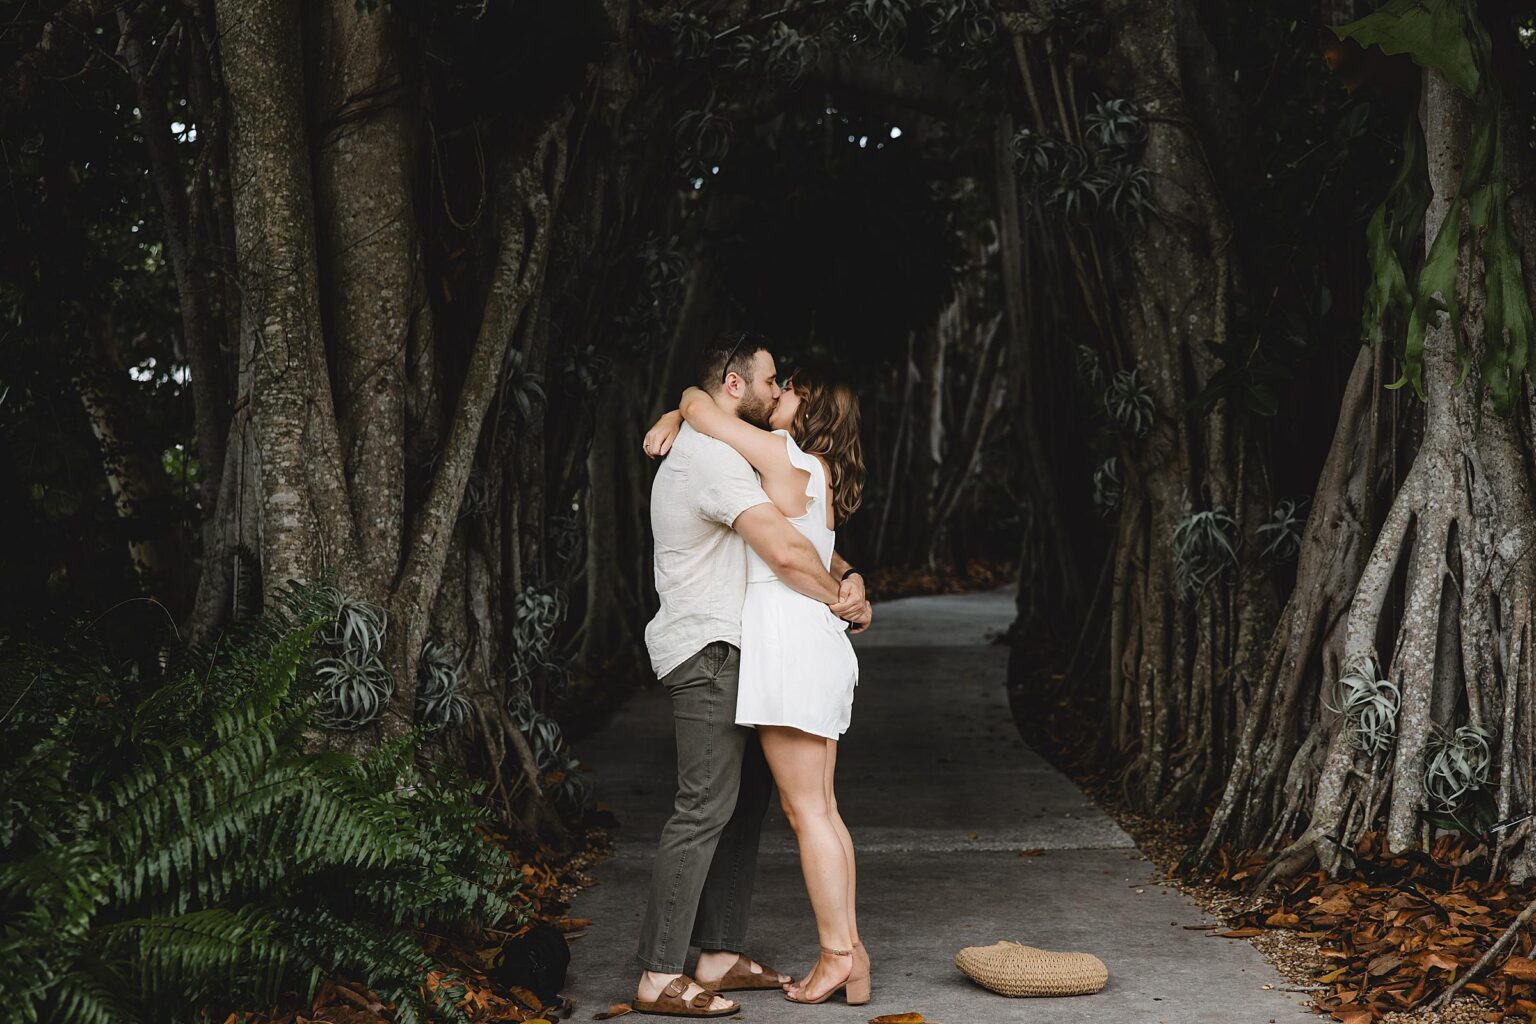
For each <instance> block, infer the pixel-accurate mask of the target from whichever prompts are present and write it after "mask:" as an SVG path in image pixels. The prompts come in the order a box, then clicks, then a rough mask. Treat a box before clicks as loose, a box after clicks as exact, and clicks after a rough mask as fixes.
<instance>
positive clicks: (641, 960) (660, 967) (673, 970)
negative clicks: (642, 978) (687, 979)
mask: <svg viewBox="0 0 1536 1024" xmlns="http://www.w3.org/2000/svg"><path fill="white" fill-rule="evenodd" d="M635 965H636V966H637V967H639V968H640V969H641V970H642V971H654V972H655V973H657V974H684V973H686V972H685V971H684V970H683V968H684V967H685V966H687V964H686V963H682V964H678V965H677V966H675V967H674V966H672V965H671V964H663V963H659V962H658V961H655V960H647V959H646V958H645V957H644V956H639V955H637V956H636V957H635Z"/></svg>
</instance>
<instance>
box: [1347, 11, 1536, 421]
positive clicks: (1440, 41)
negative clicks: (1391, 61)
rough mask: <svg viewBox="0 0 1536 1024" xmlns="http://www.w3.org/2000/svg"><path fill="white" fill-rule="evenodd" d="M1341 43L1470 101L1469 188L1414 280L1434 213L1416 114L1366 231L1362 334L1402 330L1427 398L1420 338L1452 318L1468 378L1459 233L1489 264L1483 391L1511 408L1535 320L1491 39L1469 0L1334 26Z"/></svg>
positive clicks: (1476, 258)
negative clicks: (1396, 61)
mask: <svg viewBox="0 0 1536 1024" xmlns="http://www.w3.org/2000/svg"><path fill="white" fill-rule="evenodd" d="M1334 31H1335V33H1336V34H1337V35H1338V36H1339V38H1341V39H1351V40H1353V41H1355V42H1356V43H1359V44H1360V45H1362V46H1371V45H1374V46H1379V47H1380V48H1381V49H1382V50H1383V51H1385V52H1386V53H1391V54H1406V55H1407V56H1409V57H1410V58H1412V60H1413V61H1414V63H1416V64H1418V65H1419V66H1421V67H1424V68H1429V69H1432V70H1433V71H1436V72H1438V73H1440V74H1441V75H1443V76H1444V77H1445V79H1446V81H1447V82H1449V83H1450V84H1451V85H1452V86H1453V87H1454V88H1456V89H1457V90H1458V91H1460V92H1461V93H1462V94H1464V95H1465V96H1467V97H1468V98H1469V99H1470V100H1471V101H1472V108H1473V118H1472V124H1471V140H1470V146H1469V149H1468V152H1467V157H1466V162H1465V164H1464V165H1463V168H1462V175H1461V180H1460V182H1459V183H1458V185H1457V189H1456V195H1455V196H1454V197H1453V199H1452V201H1451V203H1450V206H1449V209H1448V210H1447V211H1446V214H1445V219H1444V220H1443V221H1442V222H1441V223H1440V225H1439V226H1438V227H1437V228H1436V230H1435V235H1434V240H1433V241H1432V242H1431V243H1430V246H1429V254H1428V256H1427V257H1426V258H1425V261H1424V265H1423V267H1422V269H1420V271H1419V274H1418V279H1417V280H1416V281H1410V280H1409V277H1408V273H1407V271H1406V270H1405V267H1406V266H1408V265H1410V264H1409V262H1408V248H1409V246H1411V245H1412V244H1413V239H1414V237H1415V236H1416V235H1417V234H1418V231H1419V229H1420V227H1421V226H1422V225H1423V219H1424V210H1425V208H1426V207H1427V205H1428V180H1427V179H1428V171H1427V162H1426V159H1425V155H1424V149H1425V147H1424V139H1423V133H1422V129H1421V127H1420V125H1419V123H1418V120H1417V114H1416V112H1415V111H1409V112H1408V113H1407V115H1406V116H1407V118H1408V120H1409V124H1408V126H1407V131H1406V135H1405V140H1404V145H1403V151H1404V152H1403V161H1402V166H1401V167H1400V169H1399V173H1398V176H1397V178H1396V179H1395V180H1394V182H1393V184H1392V187H1391V188H1390V189H1389V190H1388V193H1387V196H1386V198H1385V199H1384V200H1383V201H1382V203H1381V205H1380V206H1379V207H1378V208H1377V210H1376V213H1375V215H1374V216H1373V217H1372V218H1371V223H1370V227H1369V228H1368V229H1367V240H1368V246H1369V250H1370V257H1371V267H1372V280H1371V283H1370V286H1369V289H1368V291H1367V294H1366V304H1365V307H1366V308H1365V317H1366V319H1365V334H1366V337H1367V338H1374V337H1377V336H1378V335H1379V334H1380V333H1383V332H1385V331H1388V330H1392V331H1395V330H1396V329H1397V328H1398V327H1399V326H1400V325H1405V326H1403V331H1404V341H1403V345H1402V350H1401V351H1402V360H1403V376H1402V378H1401V379H1400V380H1398V381H1397V382H1396V384H1395V385H1393V386H1395V387H1401V386H1403V385H1404V384H1409V383H1411V384H1412V385H1413V387H1414V390H1415V391H1416V392H1417V393H1418V394H1419V396H1420V397H1421V398H1422V397H1423V396H1424V380H1423V359H1424V340H1425V334H1426V331H1427V330H1428V328H1429V327H1430V326H1431V325H1432V324H1437V323H1440V322H1441V320H1440V318H1441V317H1445V318H1446V319H1447V320H1448V322H1449V324H1450V327H1451V331H1452V334H1453V336H1454V337H1455V338H1456V345H1457V352H1458V360H1459V362H1460V364H1461V372H1462V376H1463V377H1465V375H1466V374H1467V372H1468V371H1469V370H1470V368H1471V360H1472V356H1471V349H1470V346H1469V345H1468V344H1467V343H1466V340H1465V339H1464V338H1463V337H1462V331H1461V314H1462V309H1461V304H1460V301H1459V299H1458V297H1457V289H1456V277H1457V274H1458V272H1459V271H1460V270H1461V269H1462V268H1463V266H1464V264H1463V261H1462V245H1461V239H1462V232H1463V228H1465V229H1466V233H1467V236H1468V237H1469V239H1470V240H1471V242H1470V245H1471V248H1472V249H1473V250H1474V251H1473V252H1471V253H1469V254H1468V259H1469V261H1470V262H1469V263H1467V264H1465V265H1466V266H1470V267H1473V268H1476V267H1478V266H1479V265H1480V266H1481V268H1482V290H1483V308H1482V320H1483V339H1482V364H1481V366H1480V373H1479V376H1478V386H1479V387H1481V388H1486V389H1487V391H1488V393H1489V394H1490V395H1492V397H1493V401H1494V405H1495V407H1496V408H1498V409H1499V410H1500V411H1503V412H1507V411H1508V410H1509V409H1510V407H1511V404H1512V402H1513V400H1514V397H1515V395H1516V393H1517V390H1518V387H1519V381H1520V378H1521V375H1522V374H1523V373H1524V372H1525V370H1526V367H1527V366H1529V365H1530V360H1531V346H1532V340H1533V335H1536V324H1533V320H1532V315H1531V307H1530V300H1529V297H1528V296H1527V294H1526V290H1525V286H1524V275H1523V272H1522V269H1521V263H1520V254H1519V250H1518V249H1517V248H1516V246H1515V242H1514V235H1513V233H1512V231H1511V229H1510V226H1509V218H1508V212H1507V206H1508V198H1509V182H1508V179H1507V176H1506V173H1505V166H1504V153H1503V133H1502V131H1501V122H1500V117H1499V112H1500V101H1499V92H1498V83H1497V78H1496V76H1495V75H1493V74H1492V73H1491V66H1492V59H1493V58H1492V42H1491V40H1490V39H1489V37H1488V33H1487V31H1486V30H1485V29H1484V28H1483V25H1482V23H1481V22H1480V21H1479V20H1478V18H1477V14H1476V11H1475V9H1474V7H1473V5H1472V4H1471V2H1470V0H1392V2H1390V3H1388V4H1386V5H1385V6H1384V7H1382V8H1381V9H1380V10H1378V11H1376V12H1375V13H1373V14H1371V15H1369V16H1368V17H1365V18H1362V19H1360V20H1358V21H1353V22H1350V23H1349V24H1347V25H1342V26H1339V27H1338V28H1335V29H1334Z"/></svg>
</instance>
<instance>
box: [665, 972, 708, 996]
mask: <svg viewBox="0 0 1536 1024" xmlns="http://www.w3.org/2000/svg"><path fill="white" fill-rule="evenodd" d="M690 984H692V982H690V981H689V979H688V975H686V974H684V975H680V976H679V977H676V978H673V979H672V980H671V981H669V982H667V987H666V988H664V989H662V990H661V994H662V995H664V996H671V997H672V998H673V999H677V998H679V997H680V996H681V995H682V994H683V993H684V992H687V991H688V986H689V985H690ZM700 987H701V988H702V987H703V986H700Z"/></svg>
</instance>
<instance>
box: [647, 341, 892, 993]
mask: <svg viewBox="0 0 1536 1024" xmlns="http://www.w3.org/2000/svg"><path fill="white" fill-rule="evenodd" d="M644 448H645V453H646V455H648V456H649V457H651V458H653V459H660V460H661V465H660V467H659V468H658V470H657V473H656V479H655V482H654V484H653V485H652V487H651V529H652V533H653V535H654V540H655V549H654V561H655V571H656V592H657V594H658V596H659V597H660V599H661V609H660V611H658V612H657V614H656V617H655V618H654V619H652V620H651V622H650V624H649V625H648V626H647V627H646V631H645V642H646V647H647V649H648V651H649V653H650V657H651V667H652V668H653V669H654V670H655V671H656V675H657V677H658V678H660V680H661V682H662V684H663V685H664V686H665V687H666V688H667V691H668V693H669V694H670V695H671V698H672V717H673V723H674V725H675V728H676V731H677V799H676V802H675V804H674V807H673V812H672V817H671V818H670V819H669V820H668V821H667V823H666V825H665V826H664V827H663V828H662V832H661V841H660V844H659V847H658V849H657V851H656V862H655V867H654V869H653V872H652V878H651V889H650V897H649V902H648V903H647V906H646V911H645V918H644V922H643V924H642V925H641V930H640V947H639V953H638V955H637V957H636V959H637V961H638V964H639V967H640V969H641V971H642V972H643V973H642V974H641V976H640V982H639V985H638V986H637V990H636V993H635V1001H634V1003H633V1007H634V1009H635V1010H637V1011H639V1012H641V1013H652V1014H660V1015H664V1016H673V1017H726V1016H729V1015H731V1014H734V1013H736V1012H738V1011H739V1010H740V1009H741V1004H739V1003H737V1002H735V1001H733V1000H730V999H727V998H725V997H724V996H722V995H720V993H722V992H740V991H750V990H758V989H773V990H782V991H783V993H784V998H786V999H789V1000H791V1001H792V1002H797V1003H820V1002H825V1001H826V1000H827V999H828V998H829V997H831V996H833V995H835V994H836V993H838V992H839V991H841V992H842V993H843V995H844V998H845V999H846V1000H847V1001H848V1002H849V1003H850V1004H855V1005H859V1004H863V1003H867V1002H868V1001H869V994H870V972H869V954H868V953H867V952H866V951H865V949H864V947H863V944H862V943H860V941H859V930H858V924H857V922H856V920H855V916H854V878H855V870H854V852H853V840H852V838H851V837H850V836H849V834H848V828H847V826H845V825H844V824H843V819H842V818H841V817H840V816H839V815H838V812H837V799H836V797H835V795H834V792H833V774H834V771H835V769H836V765H837V741H838V738H839V737H840V736H841V735H842V734H843V733H844V732H845V731H846V730H847V728H848V723H849V718H850V715H851V713H852V710H853V690H854V687H855V686H856V685H857V683H858V677H859V663H858V659H857V657H856V656H855V654H854V651H853V645H852V644H851V643H850V642H849V640H848V634H849V633H850V632H853V633H857V632H860V631H862V630H864V629H867V628H868V627H869V623H870V619H871V614H872V613H871V609H870V605H869V601H868V600H867V599H866V598H865V593H864V583H863V580H862V578H861V577H860V576H859V574H858V573H857V572H856V571H855V570H854V569H853V568H852V567H851V566H849V565H848V563H847V562H846V561H844V560H843V559H842V558H841V557H840V556H839V555H838V554H837V553H836V552H835V551H834V550H833V540H834V536H835V534H834V530H835V528H836V527H837V526H838V525H839V524H840V523H842V522H844V521H846V520H847V518H848V517H849V516H850V515H852V514H853V512H854V510H855V509H857V508H858V507H859V499H860V493H861V491H862V490H863V486H864V460H863V455H862V453H861V451H860V447H859V406H858V400H857V397H856V396H855V395H854V392H853V390H852V388H850V387H849V386H848V385H846V384H845V383H841V382H837V381H834V380H832V379H831V378H830V377H829V376H828V375H827V374H825V373H824V372H822V371H820V370H813V369H801V370H797V371H796V372H795V374H794V376H793V377H792V378H791V379H789V380H786V381H784V382H783V384H782V385H781V384H780V382H779V380H778V371H777V368H776V367H775V366H774V361H773V355H772V353H770V352H769V349H768V342H767V339H765V338H764V337H763V336H761V335H759V334H755V333H753V332H750V331H740V330H732V331H727V332H726V333H725V334H724V335H722V336H721V337H719V338H718V339H716V340H715V341H714V342H713V343H711V344H710V345H709V346H708V347H706V349H705V351H704V353H703V355H702V357H701V358H700V360H699V367H698V385H697V386H696V387H690V388H688V389H687V390H686V391H684V392H683V397H682V400H681V402H680V403H679V406H678V408H677V410H675V411H673V412H669V413H667V414H666V415H664V416H662V418H661V419H660V420H658V421H657V423H656V425H655V426H654V427H652V428H651V430H650V431H649V432H648V433H647V434H646V435H645V439H644ZM775 786H777V788H778V791H779V802H780V804H781V805H782V806H783V808H784V815H785V817H786V818H787V819H788V820H789V824H790V826H791V827H792V828H793V829H794V832H795V838H796V840H797V841H798V844H799V848H800V866H801V870H802V871H803V873H804V875H805V887H806V891H807V892H808V893H809V895H810V899H811V907H812V909H813V910H814V912H815V917H816V931H817V933H818V939H819V942H820V946H821V952H820V955H819V956H818V957H817V959H816V963H815V965H814V966H813V967H812V968H811V969H810V970H809V971H808V972H807V973H806V975H805V976H804V977H802V978H801V979H799V980H798V981H796V980H794V979H792V978H790V977H789V976H788V975H784V974H780V973H779V972H778V971H775V970H773V969H771V968H767V967H764V966H763V965H762V964H760V963H758V962H756V961H754V960H753V959H751V957H749V956H748V955H747V954H746V952H745V950H746V935H747V921H748V917H749V911H750V908H751V902H752V885H753V879H754V875H755V874H756V872H757V848H758V838H759V836H760V835H761V833H762V825H763V815H764V814H765V813H766V811H767V809H768V799H769V796H770V795H771V794H772V792H773V789H774V787H775ZM690 946H697V947H698V948H699V959H698V962H697V964H696V965H695V967H694V971H693V974H692V976H689V975H688V974H685V973H684V968H685V966H686V960H687V957H688V951H689V947H690Z"/></svg>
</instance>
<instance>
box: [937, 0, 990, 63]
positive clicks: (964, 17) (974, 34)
mask: <svg viewBox="0 0 1536 1024" xmlns="http://www.w3.org/2000/svg"><path fill="white" fill-rule="evenodd" d="M927 13H928V16H929V18H930V19H932V27H933V30H934V32H935V34H936V43H937V45H939V46H941V47H943V48H944V49H945V50H955V51H958V52H959V53H960V54H966V55H969V57H970V59H962V60H961V63H962V64H963V65H964V66H966V67H971V68H976V67H979V66H980V64H981V62H982V60H983V59H984V57H983V52H984V51H985V50H986V49H987V47H988V46H989V45H990V44H991V43H992V41H993V40H995V39H996V38H997V30H998V21H997V14H996V12H995V11H994V10H993V8H992V5H991V4H990V3H988V2H987V0H948V2H944V3H930V4H929V5H928V7H927ZM946 44H947V45H946Z"/></svg>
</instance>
